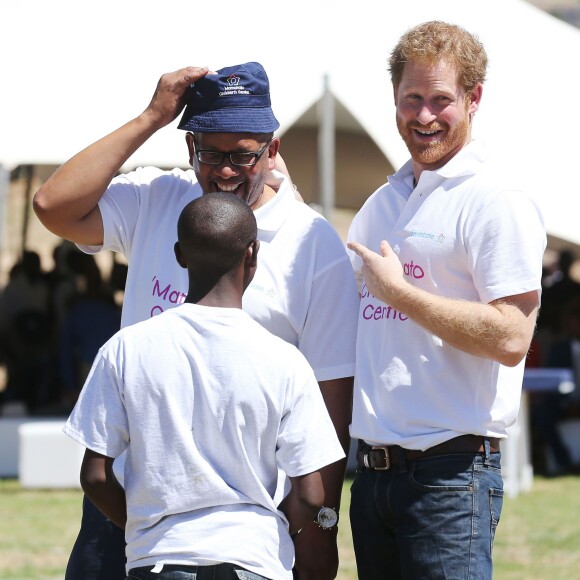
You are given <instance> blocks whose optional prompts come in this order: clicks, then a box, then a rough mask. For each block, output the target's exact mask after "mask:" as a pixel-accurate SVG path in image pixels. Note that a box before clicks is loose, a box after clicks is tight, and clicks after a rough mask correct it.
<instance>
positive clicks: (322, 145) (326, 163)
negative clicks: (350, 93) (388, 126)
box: [318, 74, 335, 221]
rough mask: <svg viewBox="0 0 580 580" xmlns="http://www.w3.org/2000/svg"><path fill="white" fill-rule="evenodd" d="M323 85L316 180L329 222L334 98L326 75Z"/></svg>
mask: <svg viewBox="0 0 580 580" xmlns="http://www.w3.org/2000/svg"><path fill="white" fill-rule="evenodd" d="M323 83H324V88H323V93H322V98H321V100H320V105H319V122H318V179H319V191H320V202H321V205H322V215H324V217H325V218H326V219H327V220H329V221H330V220H331V219H332V211H333V209H334V198H335V183H334V175H335V167H334V166H335V117H334V96H333V95H332V93H331V91H330V87H329V84H330V83H329V78H328V74H325V75H324V80H323Z"/></svg>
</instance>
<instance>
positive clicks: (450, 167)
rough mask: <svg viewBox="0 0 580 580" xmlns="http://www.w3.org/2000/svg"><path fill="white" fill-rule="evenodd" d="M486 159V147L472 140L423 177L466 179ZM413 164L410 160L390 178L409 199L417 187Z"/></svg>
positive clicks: (422, 174)
mask: <svg viewBox="0 0 580 580" xmlns="http://www.w3.org/2000/svg"><path fill="white" fill-rule="evenodd" d="M485 159H486V153H485V145H484V143H483V141H481V140H475V139H474V140H472V141H470V142H469V143H468V144H467V145H466V146H465V147H463V148H462V149H461V151H459V152H458V153H457V155H454V156H453V157H452V158H451V159H450V160H449V161H448V162H447V163H446V164H445V165H444V166H443V167H440V168H439V169H435V170H432V171H423V173H421V177H420V179H419V181H421V180H422V179H423V176H425V177H427V176H429V178H430V180H437V181H443V180H444V179H453V178H455V177H465V176H468V175H473V174H474V173H476V172H477V171H478V170H479V168H480V167H481V164H482V163H483V162H484V161H485ZM413 179H414V175H413V163H412V161H411V159H409V160H408V161H407V162H406V163H405V164H404V165H403V166H402V167H401V168H400V169H399V171H397V172H396V173H395V174H394V175H392V176H390V177H389V181H390V182H391V183H392V184H393V187H394V188H395V189H396V190H397V191H399V192H400V193H401V195H403V196H405V197H407V198H408V197H409V196H410V195H411V192H412V191H413V189H415V185H414V183H413Z"/></svg>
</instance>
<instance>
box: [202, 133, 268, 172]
mask: <svg viewBox="0 0 580 580" xmlns="http://www.w3.org/2000/svg"><path fill="white" fill-rule="evenodd" d="M273 139H274V137H272V139H270V140H269V141H268V142H267V143H266V144H265V145H264V146H263V147H262V148H260V149H258V151H256V152H254V153H246V152H239V153H222V152H221V151H210V150H209V149H197V143H196V151H195V156H196V157H197V160H198V161H199V162H200V163H204V164H205V165H221V164H222V163H223V162H224V159H225V158H226V157H228V158H229V160H230V163H231V164H232V165H236V166H237V167H253V166H254V165H256V163H257V162H258V159H260V157H261V156H262V153H264V151H266V149H267V148H268V147H269V145H270V143H272V140H273Z"/></svg>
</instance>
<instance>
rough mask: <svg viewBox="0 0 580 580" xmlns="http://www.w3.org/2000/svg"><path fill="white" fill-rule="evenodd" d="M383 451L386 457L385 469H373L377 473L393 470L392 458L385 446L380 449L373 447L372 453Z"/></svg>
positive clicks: (379, 447)
mask: <svg viewBox="0 0 580 580" xmlns="http://www.w3.org/2000/svg"><path fill="white" fill-rule="evenodd" d="M379 450H380V451H382V452H383V454H384V457H385V466H384V467H373V469H375V470H376V471H387V470H389V469H391V458H390V457H389V451H388V449H387V448H386V447H384V446H378V447H371V451H379Z"/></svg>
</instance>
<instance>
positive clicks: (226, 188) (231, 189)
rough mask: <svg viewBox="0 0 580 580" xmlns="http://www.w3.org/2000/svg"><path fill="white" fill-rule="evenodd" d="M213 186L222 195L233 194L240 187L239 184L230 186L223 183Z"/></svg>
mask: <svg viewBox="0 0 580 580" xmlns="http://www.w3.org/2000/svg"><path fill="white" fill-rule="evenodd" d="M214 185H215V187H216V189H217V190H218V191H223V192H224V193H235V192H236V190H237V189H238V188H239V187H240V185H242V184H241V183H232V184H224V183H215V182H214Z"/></svg>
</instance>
